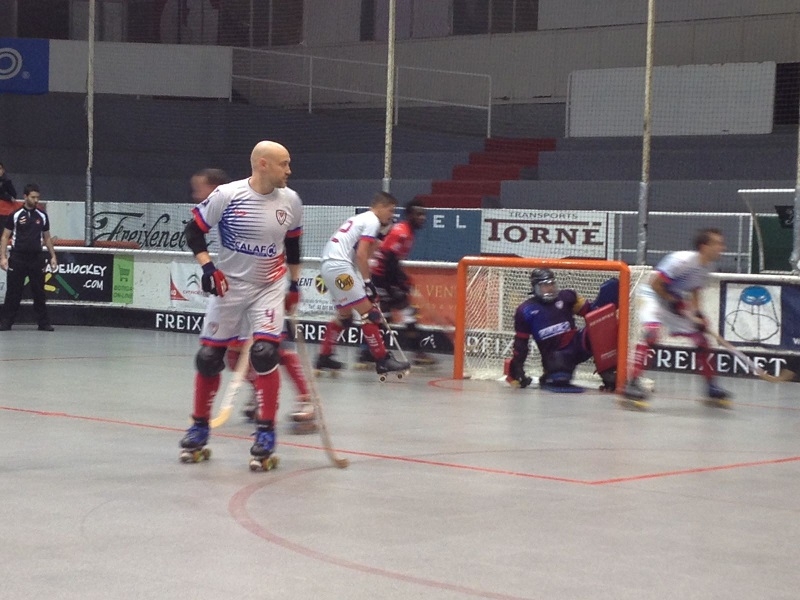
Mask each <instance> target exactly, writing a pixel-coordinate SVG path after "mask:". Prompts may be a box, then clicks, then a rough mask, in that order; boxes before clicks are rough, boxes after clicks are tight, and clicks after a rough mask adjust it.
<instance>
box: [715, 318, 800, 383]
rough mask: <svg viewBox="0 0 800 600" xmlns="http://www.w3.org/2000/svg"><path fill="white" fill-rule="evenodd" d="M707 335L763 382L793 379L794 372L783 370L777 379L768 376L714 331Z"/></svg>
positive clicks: (780, 381)
mask: <svg viewBox="0 0 800 600" xmlns="http://www.w3.org/2000/svg"><path fill="white" fill-rule="evenodd" d="M709 333H710V334H711V336H712V337H713V338H714V339H715V340H716V341H717V343H718V344H719V345H720V346H722V347H723V348H725V349H726V350H727V351H728V352H730V353H731V354H733V355H734V356H735V357H736V358H738V359H739V360H741V361H742V362H744V363H745V364H746V365H747V366H748V367H749V368H750V369H751V370H752V371H753V373H755V375H756V376H758V377H760V378H761V379H763V380H764V381H769V382H770V383H785V382H787V381H791V380H792V379H794V371H790V370H789V369H783V370H782V371H781V372H780V374H779V375H778V376H777V377H775V376H774V375H770V374H769V373H767V372H766V371H765V370H764V369H762V368H761V367H759V366H758V365H757V364H756V363H754V362H753V359H751V358H750V357H749V356H747V355H746V354H745V353H744V352H742V351H741V350H739V349H738V348H737V347H736V346H734V345H733V344H731V343H730V342H729V341H728V340H726V339H725V338H723V337H722V336H721V335H719V334H718V333H717V332H716V331H709Z"/></svg>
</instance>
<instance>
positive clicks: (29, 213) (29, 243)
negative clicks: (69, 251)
mask: <svg viewBox="0 0 800 600" xmlns="http://www.w3.org/2000/svg"><path fill="white" fill-rule="evenodd" d="M23 198H24V199H25V203H24V204H23V205H22V208H20V209H18V210H16V211H15V212H13V213H11V214H10V215H8V218H7V219H6V225H5V228H4V229H3V234H2V236H0V269H3V270H4V271H6V273H7V277H6V301H5V303H4V304H3V312H2V315H0V316H1V317H2V318H0V331H8V330H9V329H11V326H12V325H13V324H14V320H15V319H16V318H17V311H18V310H19V305H20V302H21V301H22V290H23V288H24V287H25V278H26V277H28V278H29V279H30V283H31V296H32V297H33V310H34V312H35V313H36V319H37V321H38V323H39V331H53V326H52V325H51V324H50V319H49V318H48V317H47V305H46V304H45V296H44V273H45V269H46V268H47V259H46V257H45V254H44V252H42V244H44V245H45V246H47V250H48V252H50V267H51V268H52V269H53V270H55V269H56V267H58V261H57V260H56V251H55V248H53V240H52V239H51V237H50V219H49V218H48V216H47V213H45V212H43V211H41V210H39V209H38V208H36V207H37V205H38V204H39V198H41V194H40V193H39V186H38V185H36V184H35V183H29V184H28V185H26V186H25V190H24V191H23ZM9 240H10V241H11V257H10V258H9V257H8V256H7V254H6V252H7V250H8V245H9Z"/></svg>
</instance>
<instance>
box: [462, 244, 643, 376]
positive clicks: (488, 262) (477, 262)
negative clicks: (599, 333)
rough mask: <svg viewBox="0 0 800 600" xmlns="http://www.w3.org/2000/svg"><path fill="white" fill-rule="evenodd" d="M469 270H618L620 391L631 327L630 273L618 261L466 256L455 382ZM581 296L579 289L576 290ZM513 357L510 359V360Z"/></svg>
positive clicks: (624, 265)
mask: <svg viewBox="0 0 800 600" xmlns="http://www.w3.org/2000/svg"><path fill="white" fill-rule="evenodd" d="M469 267H505V268H516V269H524V270H530V269H535V268H552V269H556V271H558V270H563V269H571V270H576V271H615V272H617V273H618V274H619V275H618V276H619V315H620V318H619V327H618V330H617V389H622V386H623V385H624V384H625V381H626V380H627V367H628V334H629V327H630V288H631V270H630V267H629V266H628V265H627V263H624V262H622V261H618V260H599V259H572V258H563V259H558V258H521V257H518V256H465V257H464V258H462V259H461V260H460V261H458V268H457V269H456V324H455V338H454V340H453V342H454V344H453V345H454V348H453V379H464V349H465V343H466V333H467V332H466V314H467V311H466V304H467V273H468V269H469ZM577 291H578V292H579V293H580V290H577ZM509 358H510V357H509Z"/></svg>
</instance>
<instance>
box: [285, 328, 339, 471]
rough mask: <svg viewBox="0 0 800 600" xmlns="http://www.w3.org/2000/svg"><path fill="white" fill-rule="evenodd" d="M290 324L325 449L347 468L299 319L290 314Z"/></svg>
mask: <svg viewBox="0 0 800 600" xmlns="http://www.w3.org/2000/svg"><path fill="white" fill-rule="evenodd" d="M288 319H289V326H290V327H291V328H292V334H293V337H294V338H295V344H296V346H297V354H298V356H300V362H301V363H302V365H303V371H304V372H305V376H306V380H307V381H308V390H309V391H310V392H311V404H312V405H313V406H314V417H315V418H316V421H317V429H318V430H319V437H320V439H321V440H322V447H323V448H324V449H325V454H327V455H328V458H329V459H330V461H331V463H333V465H334V466H335V467H336V468H338V469H346V468H347V467H348V465H349V464H350V461H349V460H347V459H346V458H342V457H339V456H337V455H336V451H335V450H334V449H333V442H331V436H330V433H328V425H327V424H326V423H325V416H324V415H323V413H322V401H321V399H320V395H319V390H318V389H317V384H316V382H315V380H314V379H315V378H314V371H313V369H312V368H311V359H310V358H309V356H308V348H307V347H306V342H305V340H304V339H303V336H302V335H297V321H295V318H294V317H293V316H289V317H288Z"/></svg>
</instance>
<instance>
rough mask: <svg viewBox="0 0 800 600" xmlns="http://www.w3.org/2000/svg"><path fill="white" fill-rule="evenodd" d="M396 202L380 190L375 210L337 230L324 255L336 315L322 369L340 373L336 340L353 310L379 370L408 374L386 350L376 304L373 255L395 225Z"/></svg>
mask: <svg viewBox="0 0 800 600" xmlns="http://www.w3.org/2000/svg"><path fill="white" fill-rule="evenodd" d="M396 206H397V200H396V199H395V197H394V196H392V195H391V194H387V193H385V192H378V193H377V194H376V195H375V197H374V198H373V200H372V204H371V205H370V209H369V210H368V211H365V212H363V213H361V214H358V215H356V216H354V217H352V218H350V219H348V220H347V221H345V222H344V223H342V225H341V226H340V227H339V228H338V229H337V230H336V231H335V232H334V234H333V235H332V236H331V238H330V240H328V243H327V244H325V248H324V250H323V251H322V265H321V266H320V274H321V275H322V279H323V281H325V285H326V286H327V287H328V291H329V292H330V294H331V296H332V298H333V303H334V305H335V306H336V312H337V315H336V317H335V318H334V319H333V320H332V321H330V322H329V323H328V326H327V329H326V331H325V338H324V339H323V341H322V347H321V348H320V353H319V356H318V357H317V364H316V367H317V369H320V370H331V371H337V370H339V369H341V368H342V366H343V365H342V363H341V362H339V361H338V360H335V359H334V358H333V357H332V354H333V348H334V346H335V345H336V340H337V338H338V337H339V334H340V333H341V332H342V331H346V330H347V329H349V328H350V326H351V325H352V324H353V316H352V315H353V311H355V312H356V313H358V315H360V317H361V330H362V332H363V334H364V340H365V341H366V343H367V347H368V348H369V351H370V353H371V354H372V356H373V357H374V358H375V371H376V372H377V373H379V374H381V373H387V372H389V371H405V370H406V369H408V368H409V366H410V365H409V363H407V362H400V361H397V360H395V359H394V357H393V356H392V355H391V353H390V352H388V351H387V350H386V345H385V344H384V343H383V335H382V333H381V328H380V325H381V322H382V318H381V311H380V307H378V306H376V302H377V301H378V292H377V290H376V289H375V286H374V285H373V284H372V281H371V280H370V274H369V257H370V256H372V251H373V249H374V246H375V244H376V242H377V241H378V234H379V233H380V230H381V228H382V227H386V226H387V225H389V224H391V222H392V218H393V217H394V209H395V207H396Z"/></svg>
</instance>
